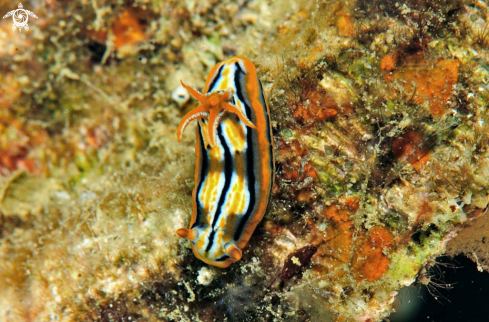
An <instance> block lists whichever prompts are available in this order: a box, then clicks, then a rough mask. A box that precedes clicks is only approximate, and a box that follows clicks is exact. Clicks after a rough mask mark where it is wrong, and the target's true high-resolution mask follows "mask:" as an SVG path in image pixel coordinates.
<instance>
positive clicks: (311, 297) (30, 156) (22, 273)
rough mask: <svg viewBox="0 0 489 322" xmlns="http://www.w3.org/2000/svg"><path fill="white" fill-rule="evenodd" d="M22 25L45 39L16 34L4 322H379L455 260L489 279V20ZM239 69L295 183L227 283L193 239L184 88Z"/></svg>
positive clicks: (211, 2) (0, 24)
mask: <svg viewBox="0 0 489 322" xmlns="http://www.w3.org/2000/svg"><path fill="white" fill-rule="evenodd" d="M23 5H24V8H25V9H28V10H30V11H32V12H34V13H35V14H36V15H37V16H38V19H35V18H32V17H30V19H29V30H28V31H25V30H23V31H22V32H19V31H18V30H16V31H12V20H11V19H10V18H9V19H3V20H1V21H0V57H1V59H0V69H1V73H0V320H2V321H48V320H60V321H223V320H227V321H318V319H320V320H322V321H325V320H331V321H380V320H382V319H383V318H386V317H388V316H389V315H390V314H391V313H392V312H393V311H394V310H395V309H396V302H397V300H398V298H399V297H398V296H397V295H398V292H399V291H400V290H401V288H403V287H405V286H409V285H413V284H414V283H421V284H425V285H427V286H428V287H433V281H432V280H431V276H432V275H431V273H430V272H431V270H432V268H433V267H436V265H437V263H436V261H435V258H436V257H438V256H440V255H442V254H448V255H456V254H465V255H467V256H468V257H469V258H470V259H472V260H473V261H474V262H475V263H476V265H477V268H478V269H479V270H480V271H483V270H488V268H489V247H488V245H489V244H488V243H487V240H488V239H487V238H489V229H487V207H488V201H489V197H488V195H489V149H488V142H489V112H488V105H489V25H488V21H489V5H488V4H487V2H485V1H473V0H436V1H427V0H406V1H405V2H397V1H390V0H389V1H384V0H382V1H380V0H371V1H367V0H356V1H355V0H351V1H319V0H317V1H312V0H304V1H299V0H297V1H292V0H275V1H273V0H238V1H234V0H219V1H218V0H200V1H196V0H184V1H177V0H154V1H150V0H134V1H115V0H114V1H106V0H81V1H57V0H45V1H41V0H31V1H25V2H23ZM17 6H18V3H16V2H13V1H10V0H9V1H6V0H0V8H2V9H3V11H4V13H7V12H8V11H10V10H13V9H16V8H17ZM233 55H241V56H245V57H248V58H249V59H251V60H252V61H253V62H254V63H255V64H256V66H257V70H258V75H259V77H260V79H261V80H262V82H263V85H264V90H265V94H266V97H267V99H268V102H269V105H270V109H271V117H272V121H273V122H272V123H273V131H274V141H275V155H276V167H277V173H276V182H275V185H274V188H273V195H272V200H271V203H270V206H269V209H268V212H267V214H266V216H265V218H264V220H263V222H262V223H261V224H260V225H259V226H258V229H257V230H256V231H255V233H254V235H253V237H252V239H251V241H250V243H249V245H248V246H247V247H246V248H245V250H244V254H243V259H242V260H241V261H239V262H238V263H235V264H233V265H232V266H230V267H229V268H228V269H219V268H215V267H211V266H207V265H205V264H204V263H202V262H200V261H199V260H197V259H195V258H194V256H193V254H192V253H191V250H190V248H189V245H188V242H186V241H185V240H182V239H179V238H178V237H177V236H176V234H175V230H176V229H178V228H181V227H186V226H187V224H188V221H189V219H190V215H191V209H192V204H191V193H192V189H193V171H194V164H195V160H194V159H195V156H194V152H193V151H194V140H195V137H194V132H193V130H192V129H189V130H187V131H186V132H185V135H184V139H183V142H182V143H181V144H178V142H177V140H176V134H175V132H176V126H177V125H178V122H179V121H180V118H181V117H182V116H183V115H184V114H185V113H186V112H187V111H188V110H190V109H191V108H193V107H195V104H196V103H195V102H194V101H193V100H189V96H188V94H187V92H186V91H185V90H183V89H182V87H181V86H180V85H179V84H180V83H179V82H180V80H183V81H185V82H186V83H188V84H191V85H192V86H194V87H195V88H197V89H202V88H203V85H204V82H205V79H206V76H207V73H208V71H209V70H210V68H212V67H213V66H214V64H216V63H217V62H219V61H221V60H224V59H226V58H228V57H230V56H233ZM194 126H195V124H192V125H191V127H194ZM311 247H316V248H317V252H316V253H315V254H311V252H309V251H306V250H308V249H312V248H311ZM311 255H312V256H311ZM284 265H285V267H287V268H288V273H290V274H287V276H285V275H283V274H281V273H282V270H283V267H284ZM284 280H286V281H284Z"/></svg>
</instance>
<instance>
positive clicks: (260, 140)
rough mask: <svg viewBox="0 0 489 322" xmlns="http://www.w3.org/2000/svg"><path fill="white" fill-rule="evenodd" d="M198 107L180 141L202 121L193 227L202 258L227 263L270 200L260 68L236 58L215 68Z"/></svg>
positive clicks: (270, 161)
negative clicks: (194, 124) (194, 125)
mask: <svg viewBox="0 0 489 322" xmlns="http://www.w3.org/2000/svg"><path fill="white" fill-rule="evenodd" d="M182 85H183V86H184V87H185V88H186V89H187V90H188V91H189V92H190V94H192V96H193V97H194V98H196V99H197V100H198V101H199V102H200V105H199V106H198V107H196V108H195V109H193V110H192V111H190V112H189V113H188V114H187V115H185V116H184V117H183V119H182V120H181V122H180V125H179V127H178V130H177V136H178V140H179V141H180V140H181V136H182V134H183V131H184V130H185V127H186V126H187V125H188V124H189V122H191V121H192V120H198V126H197V131H196V134H197V135H196V136H197V142H196V145H195V154H196V169H195V188H194V190H193V194H192V198H193V211H192V218H191V221H190V228H189V229H185V228H182V229H179V230H178V231H177V234H178V235H179V236H180V237H183V238H187V239H190V240H191V242H192V249H193V252H194V254H195V256H196V257H197V258H199V259H200V260H202V261H204V262H205V263H207V264H211V265H215V266H218V267H228V266H229V265H230V264H231V263H233V262H235V261H238V260H240V259H241V257H242V249H243V248H244V247H245V246H246V244H247V243H248V241H249V239H250V237H251V235H252V234H253V232H254V230H255V228H256V226H257V225H258V223H259V222H260V221H261V220H262V218H263V216H264V214H265V211H266V209H267V206H268V202H269V200H270V194H271V190H272V185H273V180H274V173H275V166H274V155H273V137H272V129H271V123H270V112H269V108H268V105H267V103H266V101H265V98H264V96H263V89H262V86H261V83H260V80H259V79H258V77H257V75H256V69H255V66H254V65H253V63H252V62H251V61H249V60H248V59H246V58H243V57H238V56H235V57H232V58H230V59H229V60H226V61H223V62H220V63H218V64H217V65H216V66H214V68H212V70H211V71H210V73H209V75H208V77H207V81H206V84H205V88H204V93H203V94H201V93H199V92H198V91H196V90H195V89H193V88H191V87H189V86H187V85H185V84H183V82H182Z"/></svg>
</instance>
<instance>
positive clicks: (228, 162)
mask: <svg viewBox="0 0 489 322" xmlns="http://www.w3.org/2000/svg"><path fill="white" fill-rule="evenodd" d="M217 136H218V137H219V140H220V141H221V146H222V147H223V149H224V187H223V188H222V191H221V195H220V196H219V202H218V203H217V208H216V213H215V214H214V220H213V221H212V226H211V229H212V232H211V234H210V235H209V242H208V244H207V248H206V249H205V251H206V252H208V251H209V250H210V249H211V248H212V244H213V243H214V237H215V234H216V231H215V227H216V225H217V221H218V219H219V217H220V215H221V213H223V209H222V208H223V207H224V202H225V200H226V196H227V195H228V192H229V191H228V190H229V187H230V186H231V179H232V177H233V173H234V160H233V156H232V155H231V152H230V151H229V148H228V146H227V143H226V141H225V140H224V136H223V135H222V126H221V125H219V126H218V127H217Z"/></svg>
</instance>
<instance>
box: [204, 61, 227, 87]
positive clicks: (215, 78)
mask: <svg viewBox="0 0 489 322" xmlns="http://www.w3.org/2000/svg"><path fill="white" fill-rule="evenodd" d="M223 67H224V64H222V65H221V67H219V69H218V70H217V73H216V75H214V79H213V80H212V82H211V84H210V85H209V89H208V90H207V93H210V92H212V89H213V88H214V86H216V83H217V80H218V79H219V77H221V73H222V68H223ZM207 93H204V94H207Z"/></svg>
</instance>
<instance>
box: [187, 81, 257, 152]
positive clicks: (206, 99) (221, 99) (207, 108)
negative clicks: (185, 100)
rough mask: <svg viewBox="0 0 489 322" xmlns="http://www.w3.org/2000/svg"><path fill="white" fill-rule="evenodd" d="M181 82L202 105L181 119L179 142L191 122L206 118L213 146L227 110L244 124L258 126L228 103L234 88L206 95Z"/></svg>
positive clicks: (254, 127)
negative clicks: (218, 127) (217, 130)
mask: <svg viewBox="0 0 489 322" xmlns="http://www.w3.org/2000/svg"><path fill="white" fill-rule="evenodd" d="M180 82H181V83H182V86H183V87H185V89H186V90H187V91H188V92H189V93H190V94H191V95H192V96H193V97H194V98H195V99H197V100H198V101H199V102H200V105H199V106H197V107H196V108H194V109H193V110H191V111H190V112H188V113H187V115H185V116H184V117H183V118H182V120H181V121H180V124H179V125H178V129H177V137H178V142H180V141H181V140H182V134H183V131H185V128H186V127H187V125H188V124H189V123H190V122H192V121H193V120H196V119H201V118H206V119H207V120H208V122H207V127H208V128H207V133H209V143H210V146H211V147H213V146H214V145H215V143H216V129H217V126H218V125H219V122H220V121H221V120H222V118H223V117H224V115H225V114H226V113H227V112H231V113H234V114H236V115H237V116H238V117H239V119H240V120H241V121H242V122H243V123H244V124H246V125H247V126H249V127H251V128H253V129H256V126H255V125H254V124H253V123H252V122H251V121H250V120H249V119H248V118H247V117H246V115H245V114H244V113H243V111H241V110H240V109H238V108H237V107H236V106H234V105H231V104H229V103H228V102H229V101H230V100H231V97H232V94H233V93H232V90H230V89H228V90H226V91H224V92H212V93H208V94H206V95H204V94H202V93H199V92H198V91H196V90H195V89H193V88H192V87H190V86H187V85H185V84H184V83H183V82H182V81H180Z"/></svg>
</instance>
